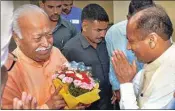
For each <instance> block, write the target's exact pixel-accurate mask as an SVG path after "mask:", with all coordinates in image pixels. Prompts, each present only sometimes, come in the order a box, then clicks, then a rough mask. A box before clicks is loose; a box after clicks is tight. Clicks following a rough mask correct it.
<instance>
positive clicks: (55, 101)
mask: <svg viewBox="0 0 175 111" xmlns="http://www.w3.org/2000/svg"><path fill="white" fill-rule="evenodd" d="M61 88H62V87H58V88H57V89H56V91H55V92H54V94H52V95H51V97H50V99H49V100H48V101H47V103H46V104H47V106H48V107H49V109H63V108H64V107H65V106H66V103H65V101H64V99H63V97H62V96H61V95H59V94H58V92H59V91H60V90H61Z"/></svg>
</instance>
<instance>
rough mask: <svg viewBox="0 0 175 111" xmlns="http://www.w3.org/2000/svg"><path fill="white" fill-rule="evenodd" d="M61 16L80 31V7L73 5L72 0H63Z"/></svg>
mask: <svg viewBox="0 0 175 111" xmlns="http://www.w3.org/2000/svg"><path fill="white" fill-rule="evenodd" d="M62 8H63V9H62V14H61V16H62V18H63V19H65V20H67V21H70V22H71V23H72V24H73V25H74V26H75V27H76V29H77V31H81V12H82V9H80V8H78V7H75V6H73V0H70V1H67V0H63V5H62Z"/></svg>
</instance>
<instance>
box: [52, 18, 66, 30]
mask: <svg viewBox="0 0 175 111" xmlns="http://www.w3.org/2000/svg"><path fill="white" fill-rule="evenodd" d="M66 22H67V21H65V20H64V19H62V18H61V16H60V18H59V20H58V23H57V25H56V27H55V29H54V30H53V32H55V31H56V30H58V28H59V27H61V26H64V27H66V28H68V25H67V23H66Z"/></svg>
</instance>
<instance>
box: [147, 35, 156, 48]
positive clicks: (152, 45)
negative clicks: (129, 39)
mask: <svg viewBox="0 0 175 111" xmlns="http://www.w3.org/2000/svg"><path fill="white" fill-rule="evenodd" d="M156 44H157V34H156V33H151V34H149V46H150V48H151V49H154V48H155V47H156Z"/></svg>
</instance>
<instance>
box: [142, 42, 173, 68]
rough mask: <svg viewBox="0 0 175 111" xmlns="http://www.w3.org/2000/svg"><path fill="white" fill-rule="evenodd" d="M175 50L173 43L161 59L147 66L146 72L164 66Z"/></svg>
mask: <svg viewBox="0 0 175 111" xmlns="http://www.w3.org/2000/svg"><path fill="white" fill-rule="evenodd" d="M174 50H175V43H173V44H172V45H171V46H170V47H169V48H168V49H167V50H166V51H165V52H164V53H163V54H162V55H161V56H160V57H158V58H157V59H156V60H155V61H153V62H152V63H150V64H146V65H145V69H146V71H150V70H153V69H155V68H158V67H159V66H160V65H161V64H163V63H164V62H165V61H166V60H168V58H169V57H170V56H171V55H172V54H171V53H172V52H174Z"/></svg>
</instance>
